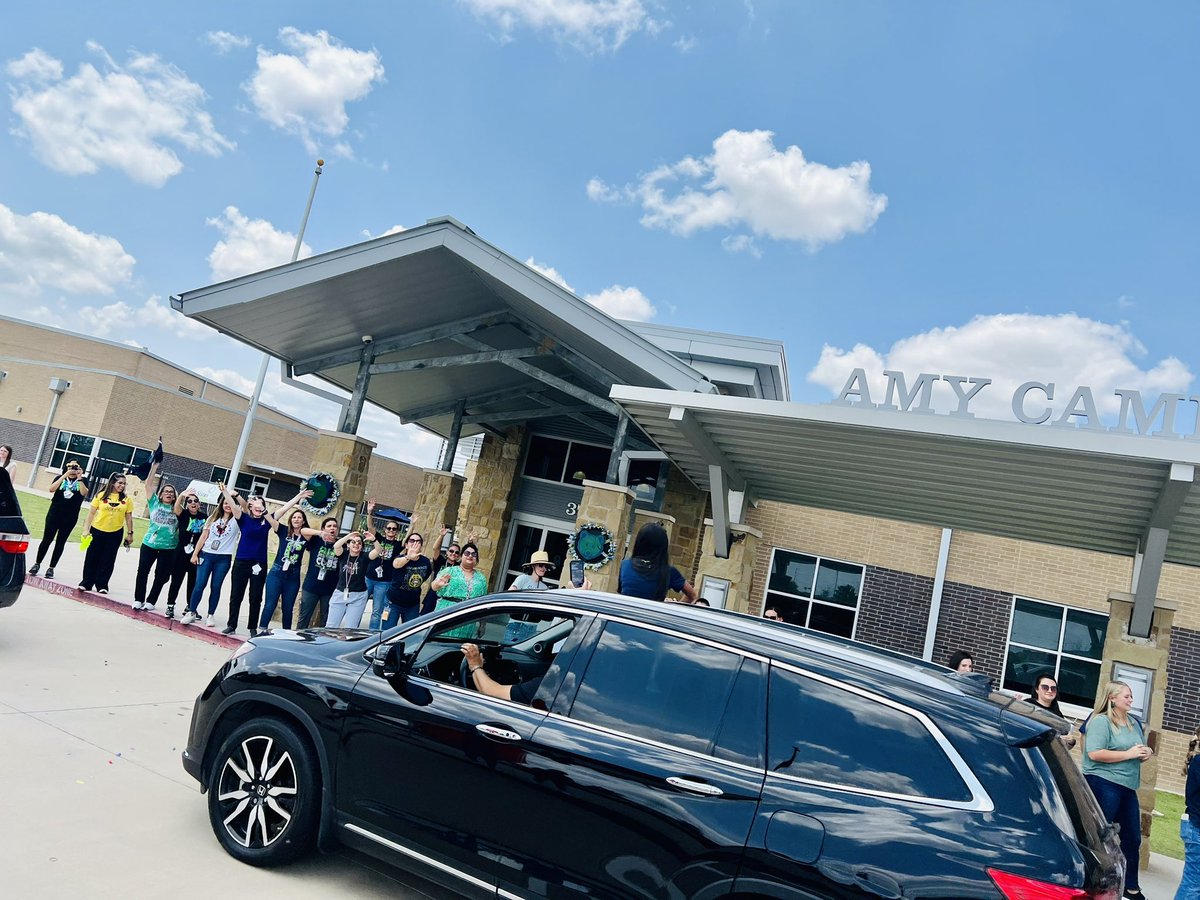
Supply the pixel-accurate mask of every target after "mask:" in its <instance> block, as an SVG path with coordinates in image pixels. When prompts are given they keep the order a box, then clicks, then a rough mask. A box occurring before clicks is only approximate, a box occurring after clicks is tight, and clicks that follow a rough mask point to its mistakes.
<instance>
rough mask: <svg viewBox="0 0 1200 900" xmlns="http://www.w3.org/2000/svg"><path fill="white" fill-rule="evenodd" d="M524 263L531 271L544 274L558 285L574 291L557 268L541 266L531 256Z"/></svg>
mask: <svg viewBox="0 0 1200 900" xmlns="http://www.w3.org/2000/svg"><path fill="white" fill-rule="evenodd" d="M525 265H527V266H529V268H531V269H533V271H535V272H537V273H539V274H541V275H544V276H545V277H546V278H549V279H550V280H551V281H553V282H554V283H555V284H557V285H558V286H559V287H561V288H564V289H566V290H568V291H570V292H571V293H572V294H574V293H575V288H573V287H571V286H570V285H569V284H567V279H565V278H563V277H562V275H560V274H559V272H558V269H556V268H554V267H553V266H543V265H541V264H540V263H538V262H537V261H535V260H534V258H533V257H532V256H531V257H529V259H527V260H525Z"/></svg>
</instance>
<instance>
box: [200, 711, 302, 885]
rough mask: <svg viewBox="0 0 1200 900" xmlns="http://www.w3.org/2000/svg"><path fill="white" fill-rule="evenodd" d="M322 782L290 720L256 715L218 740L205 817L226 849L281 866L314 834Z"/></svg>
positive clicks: (254, 862) (255, 862) (254, 861)
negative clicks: (253, 719)
mask: <svg viewBox="0 0 1200 900" xmlns="http://www.w3.org/2000/svg"><path fill="white" fill-rule="evenodd" d="M320 782H321V780H320V778H319V777H318V775H317V768H316V765H315V760H314V757H313V751H312V750H311V749H310V748H309V744H308V742H307V741H306V740H305V739H304V738H303V737H301V735H300V734H299V732H298V731H297V730H296V729H295V728H294V727H293V726H292V725H290V724H288V723H286V722H282V721H280V720H278V719H257V720H255V721H252V722H247V723H246V724H244V725H241V726H240V727H238V728H237V729H236V730H234V731H233V732H232V733H231V734H230V735H229V736H228V737H226V738H225V740H224V741H223V742H222V743H221V749H220V750H219V751H218V753H217V755H216V757H215V758H214V759H213V763H212V766H211V768H210V770H209V775H208V817H209V821H210V822H211V823H212V828H213V832H214V833H215V834H216V836H217V840H218V841H220V842H221V846H223V847H224V848H225V850H226V852H228V853H229V855H230V856H232V857H234V858H235V859H238V860H241V861H242V862H244V863H249V864H250V865H252V866H264V867H270V866H280V865H284V864H286V863H289V862H291V861H293V860H294V859H296V858H297V857H299V856H300V855H301V854H302V853H304V852H305V851H306V850H308V849H309V848H310V847H311V846H312V845H313V841H314V839H315V837H316V833H317V824H318V814H319V811H320V793H321V783H320Z"/></svg>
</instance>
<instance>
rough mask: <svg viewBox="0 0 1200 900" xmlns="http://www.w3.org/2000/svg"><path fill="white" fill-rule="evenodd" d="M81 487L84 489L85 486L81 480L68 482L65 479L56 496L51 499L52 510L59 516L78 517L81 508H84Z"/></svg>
mask: <svg viewBox="0 0 1200 900" xmlns="http://www.w3.org/2000/svg"><path fill="white" fill-rule="evenodd" d="M81 487H84V484H83V482H82V481H81V480H80V479H78V478H76V479H75V480H74V481H68V480H67V479H65V478H64V479H63V480H62V483H61V484H60V485H59V486H58V490H56V491H55V492H54V496H52V497H51V498H50V508H51V509H53V510H54V511H55V513H56V514H58V515H64V516H69V515H74V516H76V517H78V515H79V507H81V506H83V493H82V492H81V491H80V490H79V489H80V488H81Z"/></svg>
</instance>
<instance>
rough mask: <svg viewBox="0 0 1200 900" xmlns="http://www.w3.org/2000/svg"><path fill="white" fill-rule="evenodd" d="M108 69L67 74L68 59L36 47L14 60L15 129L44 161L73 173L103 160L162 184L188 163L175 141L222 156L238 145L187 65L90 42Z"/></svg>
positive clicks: (133, 176)
mask: <svg viewBox="0 0 1200 900" xmlns="http://www.w3.org/2000/svg"><path fill="white" fill-rule="evenodd" d="M89 49H91V50H92V51H93V52H95V53H97V54H98V55H100V56H101V58H102V59H103V61H104V69H105V71H103V72H102V71H100V70H98V69H97V68H96V67H95V66H93V65H91V64H90V63H83V64H81V65H80V66H79V73H78V74H77V75H74V76H72V77H70V78H66V79H64V78H63V77H62V64H61V63H60V62H59V61H58V60H56V59H54V58H53V57H51V56H49V55H48V54H45V53H43V52H42V51H41V50H32V51H30V52H29V53H27V54H25V56H23V57H21V58H20V59H18V60H14V61H12V62H10V63H9V64H8V73H9V75H11V76H12V77H13V79H14V84H13V86H12V106H13V112H15V113H16V114H17V118H18V119H19V121H20V124H19V126H18V127H17V128H16V130H15V133H16V134H18V135H19V136H21V137H24V138H26V139H27V140H28V141H29V142H30V144H31V145H32V147H33V152H34V155H35V156H36V157H37V158H38V159H39V160H40V161H41V162H42V163H43V164H45V165H47V166H49V167H50V168H52V169H55V170H56V171H59V172H64V173H66V174H68V175H88V174H92V173H94V172H96V171H97V170H98V169H99V168H100V167H101V166H109V167H111V168H114V169H117V170H118V171H120V172H124V173H125V174H126V175H127V176H129V178H131V179H133V180H134V181H136V182H139V183H141V184H146V185H150V186H151V187H162V185H163V184H165V183H166V182H167V180H168V179H170V178H171V177H172V176H174V175H178V174H179V173H180V172H181V171H182V170H183V163H182V161H180V159H179V156H178V155H177V154H176V152H175V149H174V148H173V147H172V146H169V145H175V146H176V147H180V148H182V149H184V150H187V151H190V152H198V153H205V154H207V155H209V156H219V155H220V154H221V153H222V152H223V151H224V150H230V149H232V148H233V147H234V144H233V142H232V141H230V140H228V139H227V138H225V137H224V136H223V135H221V134H220V132H218V131H217V130H216V128H215V127H214V126H213V122H212V117H211V116H210V115H209V114H208V113H207V112H205V110H204V101H205V94H204V91H203V89H202V88H201V87H200V86H199V85H198V84H196V83H195V82H193V81H191V80H190V79H188V77H187V75H186V74H184V73H183V72H182V71H181V70H180V69H178V68H176V67H175V66H173V65H171V64H170V63H165V62H163V61H162V60H160V59H159V58H158V57H157V56H155V55H153V54H150V55H145V54H137V53H134V54H131V55H130V57H129V60H128V62H126V64H125V65H124V66H119V65H117V63H115V62H114V61H113V59H112V58H111V57H110V56H108V54H107V53H106V52H105V51H104V48H103V47H100V46H99V45H95V44H89Z"/></svg>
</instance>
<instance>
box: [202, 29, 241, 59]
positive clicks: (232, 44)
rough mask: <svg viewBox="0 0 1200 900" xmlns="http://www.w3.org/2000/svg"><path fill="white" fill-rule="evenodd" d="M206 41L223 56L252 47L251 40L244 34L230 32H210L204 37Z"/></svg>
mask: <svg viewBox="0 0 1200 900" xmlns="http://www.w3.org/2000/svg"><path fill="white" fill-rule="evenodd" d="M204 40H205V42H206V43H207V44H208V45H209V46H210V47H212V48H213V49H214V50H216V51H217V52H218V53H220V54H221V55H222V56H224V55H225V54H226V53H230V52H232V51H233V50H241V49H244V48H246V47H249V46H250V38H248V37H246V36H245V35H244V34H233V33H232V32H229V31H209V32H207V33H206V34H205V35H204Z"/></svg>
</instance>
